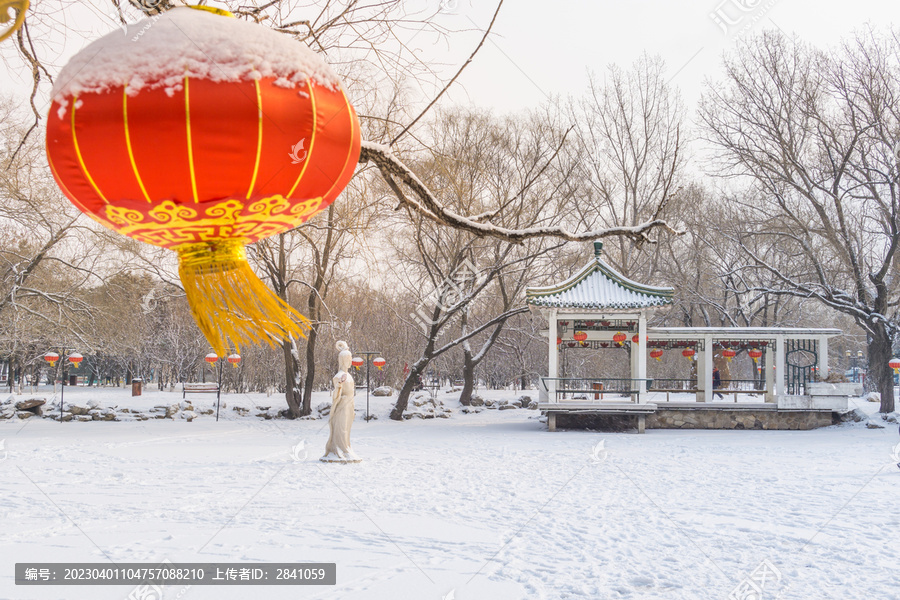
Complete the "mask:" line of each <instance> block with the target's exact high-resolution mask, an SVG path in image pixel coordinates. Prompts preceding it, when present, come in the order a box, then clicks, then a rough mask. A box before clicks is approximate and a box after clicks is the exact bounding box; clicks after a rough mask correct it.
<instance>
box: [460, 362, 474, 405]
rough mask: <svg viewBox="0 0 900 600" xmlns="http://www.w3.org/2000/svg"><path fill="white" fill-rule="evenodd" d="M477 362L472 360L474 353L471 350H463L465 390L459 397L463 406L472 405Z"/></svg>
mask: <svg viewBox="0 0 900 600" xmlns="http://www.w3.org/2000/svg"><path fill="white" fill-rule="evenodd" d="M475 366H476V363H475V361H473V360H472V351H471V350H470V349H469V348H465V349H464V350H463V389H462V393H461V394H460V395H459V403H460V404H462V405H463V406H470V405H471V404H472V392H473V391H474V390H475Z"/></svg>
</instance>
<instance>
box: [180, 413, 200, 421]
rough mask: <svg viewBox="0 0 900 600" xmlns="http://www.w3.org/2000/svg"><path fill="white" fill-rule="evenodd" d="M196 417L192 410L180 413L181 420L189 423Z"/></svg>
mask: <svg viewBox="0 0 900 600" xmlns="http://www.w3.org/2000/svg"><path fill="white" fill-rule="evenodd" d="M196 417H197V413H195V412H194V411H192V410H186V411H184V412H182V413H181V418H182V419H184V420H185V421H187V422H188V423H190V422H191V421H193V420H194V419H195V418H196Z"/></svg>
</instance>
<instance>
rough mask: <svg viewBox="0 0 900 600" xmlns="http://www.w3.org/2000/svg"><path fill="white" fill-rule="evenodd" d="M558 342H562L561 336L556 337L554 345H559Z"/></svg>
mask: <svg viewBox="0 0 900 600" xmlns="http://www.w3.org/2000/svg"><path fill="white" fill-rule="evenodd" d="M560 344H562V338H561V337H557V338H556V345H557V346H559V345H560Z"/></svg>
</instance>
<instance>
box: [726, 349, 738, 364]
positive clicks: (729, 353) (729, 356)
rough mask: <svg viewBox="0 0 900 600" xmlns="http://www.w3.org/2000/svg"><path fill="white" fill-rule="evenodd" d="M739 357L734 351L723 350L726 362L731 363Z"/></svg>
mask: <svg viewBox="0 0 900 600" xmlns="http://www.w3.org/2000/svg"><path fill="white" fill-rule="evenodd" d="M736 355H737V352H735V351H734V350H722V356H724V357H725V360H727V361H728V362H731V359H732V358H734V357H735V356H736Z"/></svg>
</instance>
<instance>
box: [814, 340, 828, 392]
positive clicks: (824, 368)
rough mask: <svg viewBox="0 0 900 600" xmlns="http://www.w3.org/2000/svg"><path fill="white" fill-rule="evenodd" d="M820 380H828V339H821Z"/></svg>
mask: <svg viewBox="0 0 900 600" xmlns="http://www.w3.org/2000/svg"><path fill="white" fill-rule="evenodd" d="M817 366H818V367H819V380H820V381H824V380H825V379H827V378H828V337H826V336H824V335H823V336H822V337H820V338H819V364H818V365H817Z"/></svg>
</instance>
